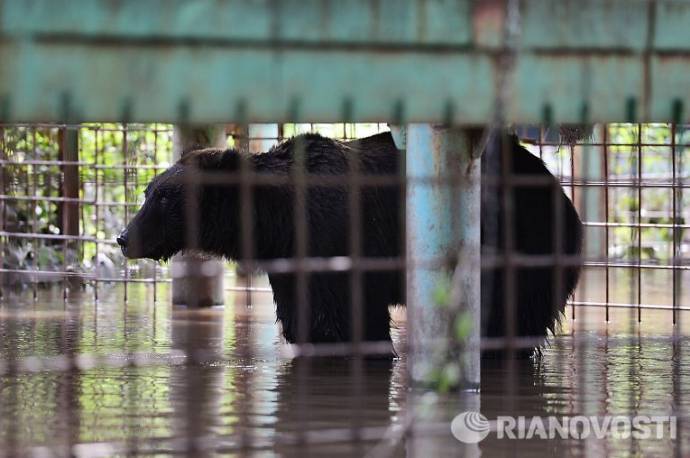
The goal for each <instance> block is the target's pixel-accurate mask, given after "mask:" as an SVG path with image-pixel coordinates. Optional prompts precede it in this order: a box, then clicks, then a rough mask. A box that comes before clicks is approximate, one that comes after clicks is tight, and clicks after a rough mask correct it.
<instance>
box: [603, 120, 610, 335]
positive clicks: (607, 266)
mask: <svg viewBox="0 0 690 458" xmlns="http://www.w3.org/2000/svg"><path fill="white" fill-rule="evenodd" d="M601 130H602V139H603V145H602V148H603V150H604V220H605V225H604V238H605V243H604V244H605V246H604V249H605V250H606V251H605V252H604V268H605V269H606V278H605V280H604V282H605V293H604V294H605V302H606V322H607V323H609V322H610V321H611V315H610V311H609V303H610V302H611V283H610V278H611V277H610V276H611V269H610V264H611V263H610V260H609V243H610V229H609V223H610V221H609V191H610V188H609V149H608V141H609V140H608V137H609V126H608V124H603V125H602V128H601Z"/></svg>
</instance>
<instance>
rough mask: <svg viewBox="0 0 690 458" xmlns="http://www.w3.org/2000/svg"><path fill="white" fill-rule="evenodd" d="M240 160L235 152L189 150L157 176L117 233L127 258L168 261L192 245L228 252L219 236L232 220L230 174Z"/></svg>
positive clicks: (208, 250) (233, 191)
mask: <svg viewBox="0 0 690 458" xmlns="http://www.w3.org/2000/svg"><path fill="white" fill-rule="evenodd" d="M238 164H239V155H238V153H237V152H236V151H234V150H227V151H223V150H219V149H210V148H209V149H203V150H196V151H190V152H187V153H185V154H184V155H183V156H182V158H181V159H180V160H179V161H178V162H177V163H176V164H175V165H173V166H172V167H170V168H169V169H167V170H166V171H165V172H163V173H162V174H160V175H158V176H156V177H155V178H154V179H153V180H152V181H151V182H150V183H149V184H148V186H147V187H146V191H145V193H144V195H145V200H144V204H143V205H142V207H141V209H139V211H138V212H137V214H136V215H134V217H133V218H132V219H131V221H130V222H129V224H128V225H127V228H126V229H125V230H123V231H122V232H121V233H120V235H119V236H118V237H117V243H118V245H120V248H121V249H122V253H123V254H124V255H125V257H127V258H129V259H138V258H150V259H155V260H167V259H169V258H171V257H172V256H173V255H175V254H177V253H178V252H180V251H184V250H189V249H192V250H200V251H204V252H208V253H212V254H224V253H223V251H226V250H223V249H222V248H221V247H220V246H219V243H220V242H219V241H218V240H217V239H218V237H219V236H220V235H221V234H225V235H227V234H228V231H229V230H231V227H229V225H233V224H234V220H235V218H234V215H230V214H228V213H229V212H231V211H232V208H234V207H236V204H235V202H236V200H237V197H236V196H237V192H236V191H235V189H231V188H234V187H236V185H235V184H234V183H235V182H234V181H232V180H230V179H228V178H229V174H234V173H235V172H237V171H238ZM224 180H226V181H225V182H224ZM194 221H195V222H196V224H192V222H194ZM219 224H223V227H222V228H221V230H220V231H219V230H217V229H219V227H218V226H219ZM214 228H215V230H214Z"/></svg>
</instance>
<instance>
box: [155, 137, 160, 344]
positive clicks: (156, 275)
mask: <svg viewBox="0 0 690 458" xmlns="http://www.w3.org/2000/svg"><path fill="white" fill-rule="evenodd" d="M159 162H160V158H159V157H158V124H154V125H153V167H154V168H153V174H154V175H157V174H158V170H159V169H158V164H159ZM157 302H158V266H157V265H156V264H154V265H153V304H154V307H153V312H154V314H155V312H156V307H155V304H156V303H157ZM154 320H155V317H154ZM153 329H154V333H155V329H156V327H155V326H154V328H153Z"/></svg>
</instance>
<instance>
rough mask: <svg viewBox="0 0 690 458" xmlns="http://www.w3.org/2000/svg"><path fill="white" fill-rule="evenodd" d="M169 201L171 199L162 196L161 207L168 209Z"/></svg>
mask: <svg viewBox="0 0 690 458" xmlns="http://www.w3.org/2000/svg"><path fill="white" fill-rule="evenodd" d="M168 200H169V199H168V198H167V197H166V196H161V200H160V205H161V207H164V208H165V207H167V206H168Z"/></svg>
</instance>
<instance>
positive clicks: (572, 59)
mask: <svg viewBox="0 0 690 458" xmlns="http://www.w3.org/2000/svg"><path fill="white" fill-rule="evenodd" d="M506 17H507V14H506V5H505V1H503V0H488V1H481V2H479V1H476V2H475V1H470V0H342V1H321V0H300V1H297V0H251V1H245V0H200V1H195V2H187V1H182V0H166V1H164V0H142V1H139V0H137V1H134V0H119V1H116V2H113V1H110V0H33V1H29V0H4V1H0V120H2V121H80V120H93V121H109V120H112V121H115V120H129V121H169V122H176V121H195V122H203V123H212V122H220V121H233V120H234V121H251V122H284V121H296V120H297V121H321V122H329V121H340V120H342V119H343V117H344V116H345V114H346V115H347V117H348V119H351V120H353V121H386V120H393V119H399V117H400V116H404V118H405V120H407V121H412V122H446V121H453V122H456V123H465V124H477V123H485V122H487V121H488V120H490V119H492V114H493V110H494V105H495V101H496V100H497V99H498V96H497V95H498V94H497V92H498V87H499V84H498V81H500V80H501V77H502V76H505V78H504V79H505V82H506V84H507V85H508V87H509V91H508V94H509V96H508V98H507V99H502V103H503V105H504V107H503V108H504V115H505V117H506V119H507V120H508V121H512V122H520V123H540V122H544V121H549V119H546V118H547V117H552V118H553V119H552V120H557V121H560V122H581V121H590V122H592V121H602V122H612V121H627V120H635V121H669V120H678V113H679V111H680V112H681V113H682V114H684V116H685V117H687V115H688V112H689V111H690V110H688V106H689V105H690V91H689V90H688V88H690V27H687V24H690V1H679V0H656V1H652V0H606V1H604V0H585V1H581V0H578V1H576V0H561V1H558V2H554V1H549V0H523V1H522V2H520V17H521V20H520V33H519V34H517V35H518V37H519V40H518V41H519V42H518V43H517V46H516V49H515V51H514V55H513V56H512V57H513V60H514V62H515V64H514V66H512V68H510V69H509V67H508V66H506V65H504V62H505V61H504V60H503V57H504V56H505V53H507V52H509V51H508V50H506V49H503V48H502V46H503V45H502V42H503V33H504V29H505V21H506V20H507V19H506ZM511 52H512V51H511ZM503 72H508V73H507V74H506V75H502V73H503ZM547 114H548V116H547Z"/></svg>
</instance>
